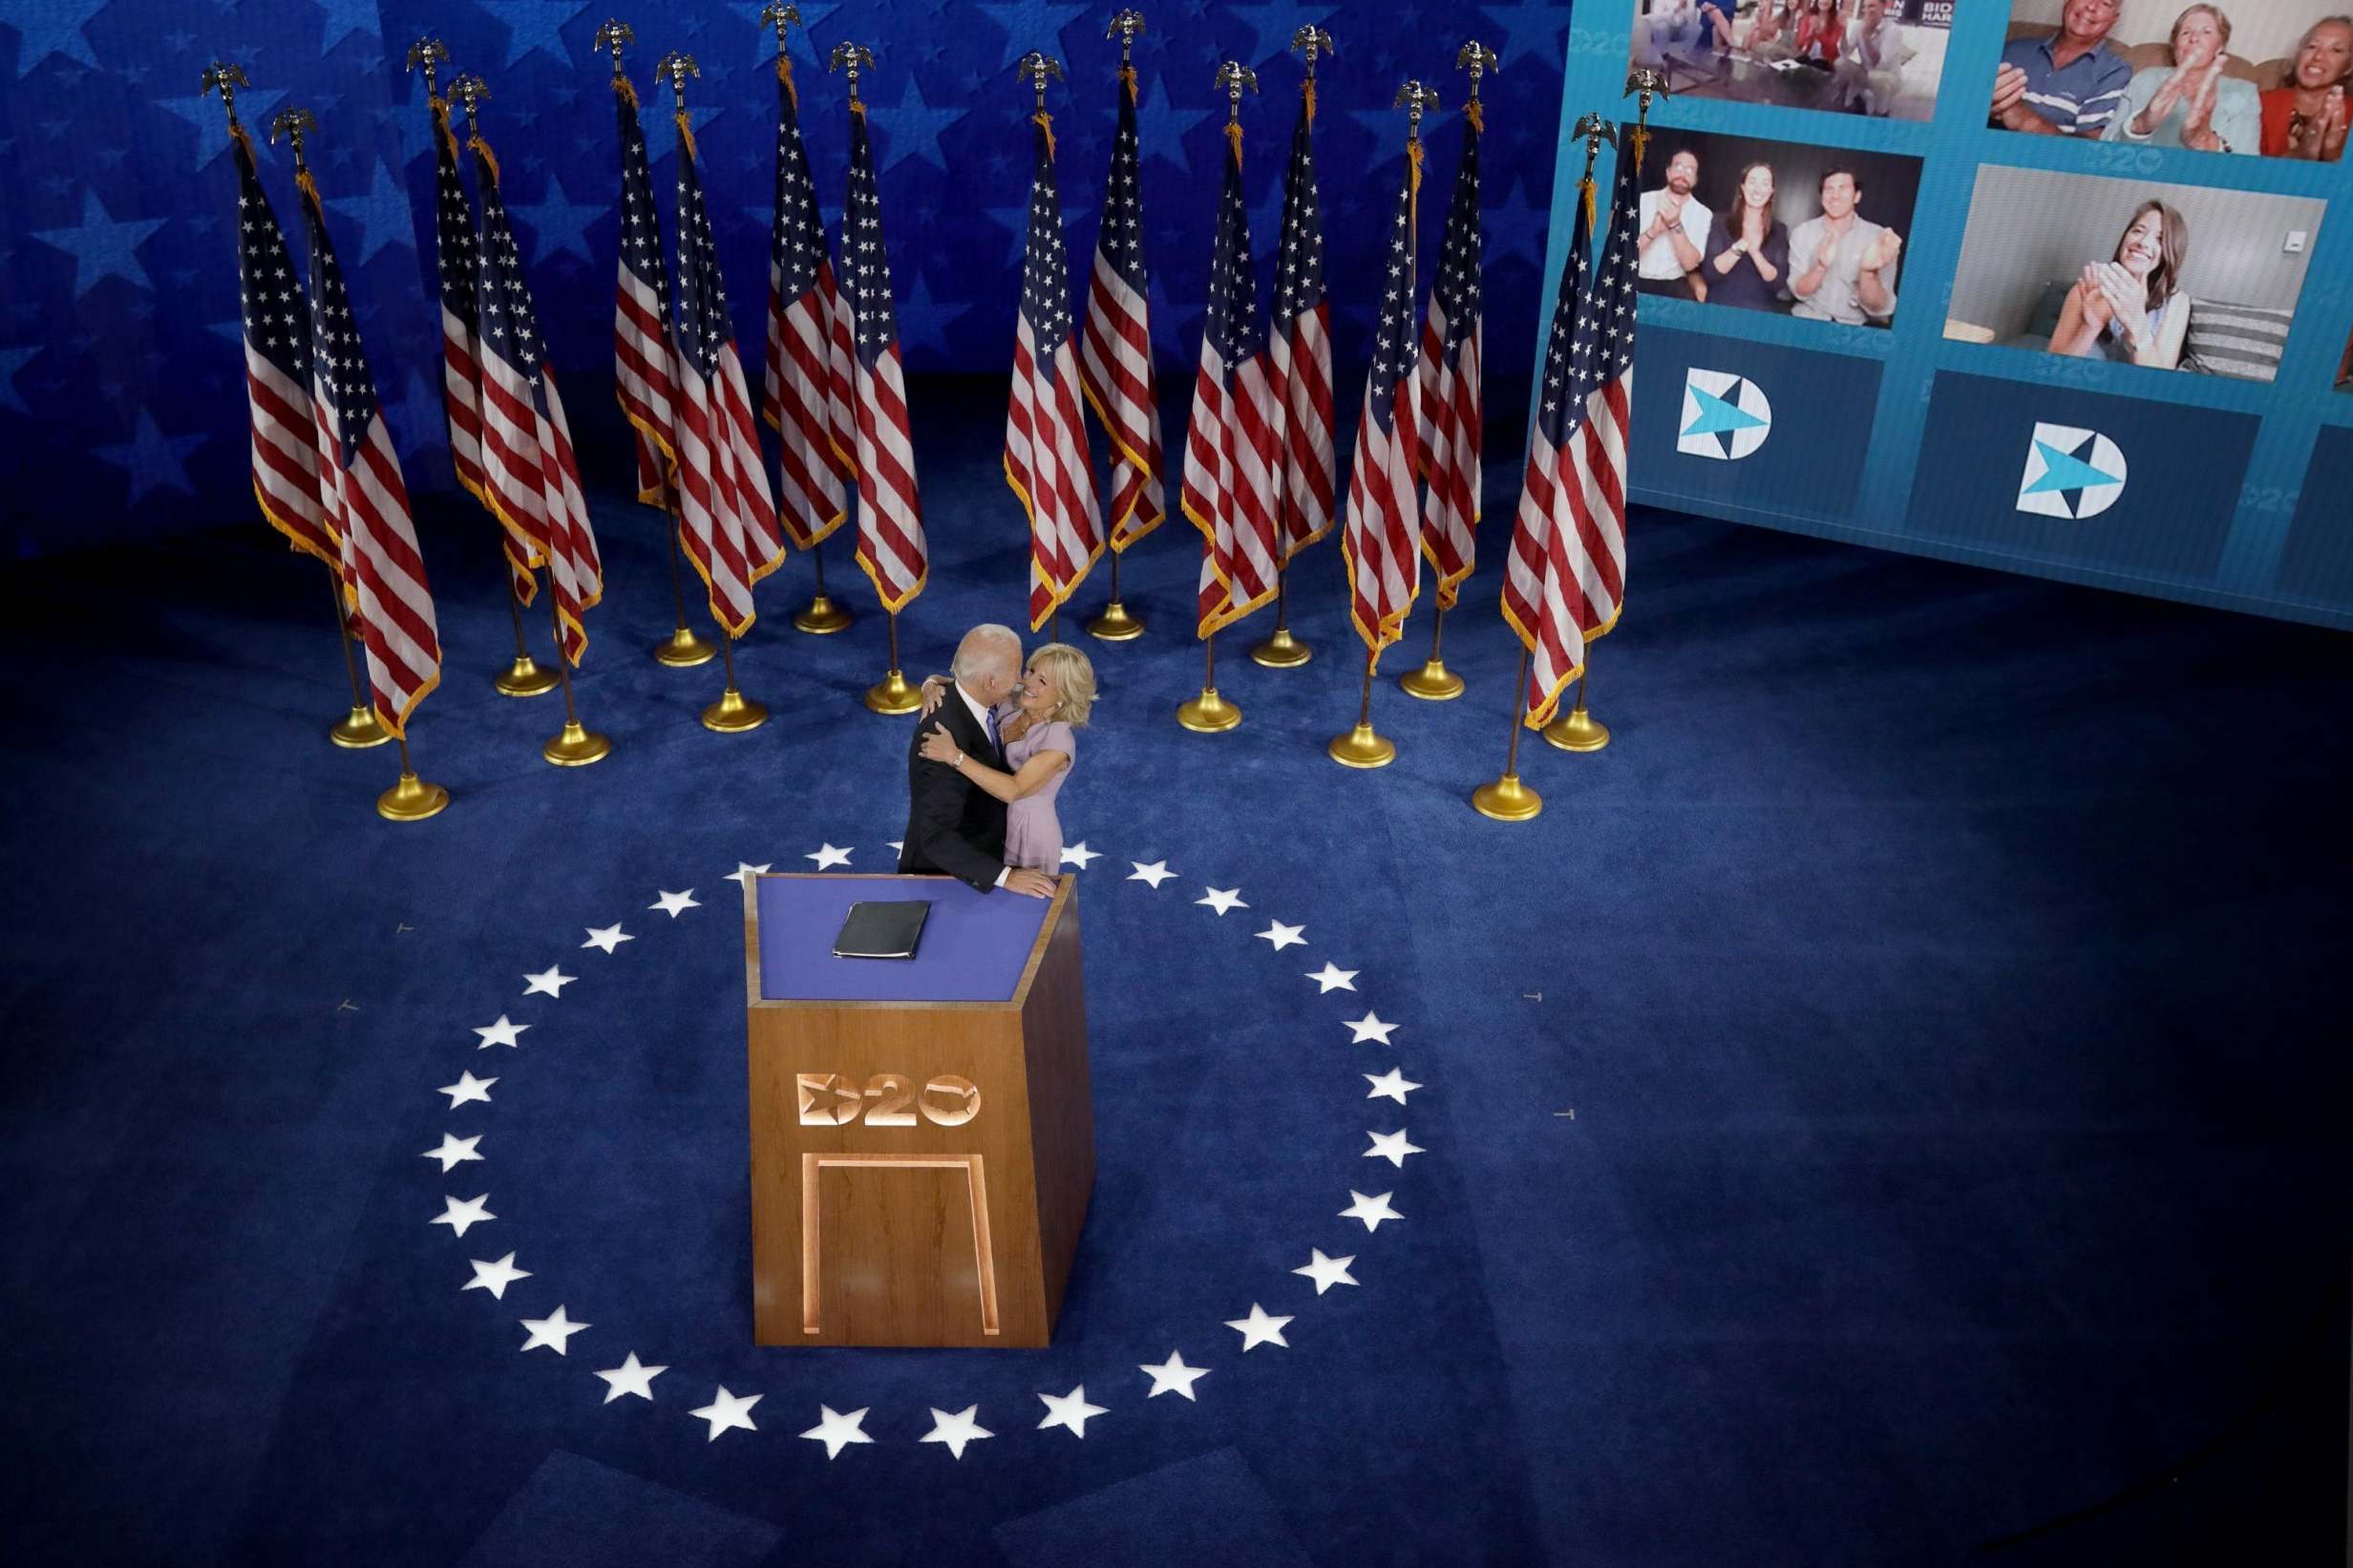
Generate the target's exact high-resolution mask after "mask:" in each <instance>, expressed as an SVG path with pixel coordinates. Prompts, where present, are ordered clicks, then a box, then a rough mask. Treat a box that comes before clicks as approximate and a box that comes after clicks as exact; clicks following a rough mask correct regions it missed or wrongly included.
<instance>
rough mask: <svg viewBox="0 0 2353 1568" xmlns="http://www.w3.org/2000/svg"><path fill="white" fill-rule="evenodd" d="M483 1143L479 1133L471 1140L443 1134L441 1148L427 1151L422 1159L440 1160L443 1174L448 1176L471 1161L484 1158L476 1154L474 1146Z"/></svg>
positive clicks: (453, 1134)
mask: <svg viewBox="0 0 2353 1568" xmlns="http://www.w3.org/2000/svg"><path fill="white" fill-rule="evenodd" d="M481 1141H482V1134H479V1133H477V1134H474V1136H472V1137H470V1138H461V1137H459V1136H457V1134H455V1133H444V1134H441V1147H440V1148H438V1149H428V1150H426V1151H425V1153H424V1155H422V1156H421V1157H423V1158H425V1159H437V1160H439V1161H440V1162H441V1174H442V1175H444V1176H447V1175H448V1174H449V1173H450V1172H452V1171H454V1170H456V1168H457V1167H458V1166H460V1165H463V1164H464V1163H465V1162H466V1161H468V1160H470V1159H480V1158H481V1157H482V1156H481V1155H478V1154H476V1153H475V1151H474V1146H475V1145H476V1144H477V1143H479V1142H481Z"/></svg>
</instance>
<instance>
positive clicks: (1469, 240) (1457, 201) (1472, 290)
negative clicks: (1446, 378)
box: [1431, 125, 1479, 355]
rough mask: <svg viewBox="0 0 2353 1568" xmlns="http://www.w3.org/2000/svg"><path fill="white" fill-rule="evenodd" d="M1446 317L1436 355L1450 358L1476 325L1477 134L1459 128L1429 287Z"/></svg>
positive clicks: (1477, 280)
mask: <svg viewBox="0 0 2353 1568" xmlns="http://www.w3.org/2000/svg"><path fill="white" fill-rule="evenodd" d="M1431 293H1432V294H1433V295H1434V296H1436V298H1437V301H1438V308H1439V310H1440V311H1442V312H1443V313H1444V314H1445V316H1446V341H1445V343H1444V344H1443V345H1442V346H1441V348H1440V350H1439V351H1440V352H1441V353H1444V354H1447V355H1452V353H1453V352H1454V350H1456V349H1458V348H1460V347H1461V346H1462V345H1463V343H1464V341H1465V340H1467V339H1468V338H1469V337H1470V336H1471V334H1472V332H1473V330H1475V329H1476V328H1477V327H1478V323H1479V134H1478V132H1477V131H1475V130H1473V129H1472V128H1471V127H1470V126H1468V125H1465V126H1464V127H1463V144H1462V165H1461V167H1460V168H1459V169H1457V170H1456V171H1455V175H1454V199H1453V201H1452V204H1451V205H1450V206H1449V207H1448V208H1447V213H1446V239H1445V240H1444V241H1443V242H1442V243H1441V244H1440V246H1439V249H1438V277H1437V281H1436V282H1435V283H1433V284H1431Z"/></svg>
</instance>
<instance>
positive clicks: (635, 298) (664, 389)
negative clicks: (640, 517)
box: [613, 75, 678, 507]
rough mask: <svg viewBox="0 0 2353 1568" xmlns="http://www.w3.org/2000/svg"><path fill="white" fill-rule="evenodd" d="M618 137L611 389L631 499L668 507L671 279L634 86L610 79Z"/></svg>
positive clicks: (674, 449) (672, 458)
mask: <svg viewBox="0 0 2353 1568" xmlns="http://www.w3.org/2000/svg"><path fill="white" fill-rule="evenodd" d="M613 114H614V117H615V119H616V120H617V121H618V122H619V125H620V132H621V264H620V268H619V276H618V277H617V278H616V279H615V280H614V285H613V392H614V395H615V396H617V397H618V398H619V399H620V400H621V412H622V413H624V414H625V415H626V416H627V417H628V421H629V427H630V429H632V430H633V431H635V432H636V433H637V498H638V499H639V500H641V501H645V502H647V503H648V504H649V505H653V506H662V507H667V506H668V505H669V479H670V467H671V465H672V464H673V463H674V462H676V460H677V456H678V443H677V437H676V436H675V435H674V434H672V432H671V426H672V425H673V424H674V423H675V422H676V419H677V411H676V406H675V400H676V396H677V389H676V384H675V382H674V381H673V379H672V376H671V367H670V327H669V320H670V274H669V266H668V264H667V263H665V262H664V261H663V259H662V219H661V209H660V208H659V207H657V206H656V205H655V204H654V199H653V173H652V170H651V169H650V167H649V166H648V165H647V160H646V128H645V127H644V125H642V124H641V123H639V120H638V115H637V89H636V88H634V87H632V86H630V85H629V79H628V78H627V77H626V76H618V75H617V76H615V77H614V78H613Z"/></svg>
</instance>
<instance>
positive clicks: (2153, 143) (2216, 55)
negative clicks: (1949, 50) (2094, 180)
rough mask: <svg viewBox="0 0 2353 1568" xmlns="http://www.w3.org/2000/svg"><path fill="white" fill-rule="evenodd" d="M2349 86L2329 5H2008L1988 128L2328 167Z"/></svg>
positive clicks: (2348, 40)
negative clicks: (2319, 163)
mask: <svg viewBox="0 0 2353 1568" xmlns="http://www.w3.org/2000/svg"><path fill="white" fill-rule="evenodd" d="M2349 84H2353V19H2348V18H2347V17H2346V16H2345V14H2344V11H2343V7H2342V5H2341V4H2340V3H2338V0H2253V3H2249V4H2233V5H2194V6H2188V7H2184V6H2182V5H2181V4H2179V0H2013V3H2012V5H2011V7H2010V25H2009V31H2008V36H2007V37H2006V39H2005V40H2004V41H2003V48H2002V58H2001V60H2000V61H1999V62H1998V63H1997V64H1996V65H1995V67H1994V69H1993V71H1992V72H1991V73H1990V78H1989V79H1988V80H1987V83H1986V86H1987V88H1988V90H1989V92H1990V95H1991V96H1990V107H1989V110H1988V121H1989V123H1991V124H1993V125H1995V126H1998V127H2001V128H2003V129H2006V130H2012V131H2022V132H2026V133H2029V134H2032V135H2036V136H2063V137H2077V138H2086V139H2093V140H2100V141H2114V142H2127V143H2133V144H2137V145H2141V146H2149V147H2180V148H2187V149H2189V150H2192V151H2195V152H2209V153H2225V154H2229V155H2232V156H2234V157H2241V158H2258V157H2260V158H2300V159H2315V160H2319V161H2322V162H2331V163H2333V162H2335V161H2336V160H2337V159H2340V158H2342V156H2343V155H2344V143H2345V126H2346V110H2345V90H2346V87H2347V86H2348V85H2349ZM1957 90H1958V89H1957Z"/></svg>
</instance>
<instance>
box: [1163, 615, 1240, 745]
mask: <svg viewBox="0 0 2353 1568" xmlns="http://www.w3.org/2000/svg"><path fill="white" fill-rule="evenodd" d="M1201 651H1202V654H1203V658H1204V664H1203V667H1202V670H1201V694H1200V695H1199V696H1198V697H1195V698H1194V699H1193V700H1192V701H1190V702H1187V703H1183V704H1181V705H1179V706H1178V708H1177V710H1176V722H1177V723H1178V724H1181V725H1183V726H1184V727H1185V728H1186V729H1188V730H1190V731H1193V732H1194V733H1195V734H1197V735H1214V734H1217V733H1219V731H1226V730H1231V729H1233V728H1234V726H1236V725H1238V724H1240V722H1241V710H1240V708H1237V707H1236V706H1234V704H1232V703H1230V702H1227V701H1226V700H1225V699H1224V698H1223V697H1221V696H1219V694H1218V634H1217V633H1216V632H1214V631H1213V632H1211V633H1210V634H1209V635H1208V636H1206V637H1204V638H1202V639H1201Z"/></svg>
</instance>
